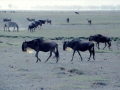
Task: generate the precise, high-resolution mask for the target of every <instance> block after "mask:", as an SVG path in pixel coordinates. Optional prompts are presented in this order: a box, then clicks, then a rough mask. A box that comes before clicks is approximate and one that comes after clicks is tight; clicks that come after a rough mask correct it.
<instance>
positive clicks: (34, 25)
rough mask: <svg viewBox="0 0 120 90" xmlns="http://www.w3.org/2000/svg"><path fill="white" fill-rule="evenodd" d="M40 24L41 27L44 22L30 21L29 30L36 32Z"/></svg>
mask: <svg viewBox="0 0 120 90" xmlns="http://www.w3.org/2000/svg"><path fill="white" fill-rule="evenodd" d="M38 26H40V29H41V26H42V22H40V21H34V22H30V23H29V25H28V32H29V30H30V32H33V31H34V32H35V29H37V28H39V27H38Z"/></svg>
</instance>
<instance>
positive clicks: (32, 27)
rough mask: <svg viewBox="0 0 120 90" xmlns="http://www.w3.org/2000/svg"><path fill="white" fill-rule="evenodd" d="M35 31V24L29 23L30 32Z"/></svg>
mask: <svg viewBox="0 0 120 90" xmlns="http://www.w3.org/2000/svg"><path fill="white" fill-rule="evenodd" d="M29 30H30V32H34V31H35V24H34V23H33V22H31V23H29V25H28V32H29Z"/></svg>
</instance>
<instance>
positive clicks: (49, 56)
mask: <svg viewBox="0 0 120 90" xmlns="http://www.w3.org/2000/svg"><path fill="white" fill-rule="evenodd" d="M51 56H52V50H51V51H50V56H49V57H48V59H49V58H50V57H51ZM48 59H47V60H46V61H45V63H46V62H47V61H48Z"/></svg>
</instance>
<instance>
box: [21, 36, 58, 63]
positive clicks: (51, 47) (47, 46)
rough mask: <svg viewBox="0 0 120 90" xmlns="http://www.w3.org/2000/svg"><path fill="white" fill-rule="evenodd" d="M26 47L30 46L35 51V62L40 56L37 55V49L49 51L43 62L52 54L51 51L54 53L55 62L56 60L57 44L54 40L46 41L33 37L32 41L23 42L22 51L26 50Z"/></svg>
mask: <svg viewBox="0 0 120 90" xmlns="http://www.w3.org/2000/svg"><path fill="white" fill-rule="evenodd" d="M27 48H31V49H34V50H35V51H36V54H35V57H36V58H37V61H36V63H37V62H38V60H39V61H40V62H41V60H40V58H39V57H38V53H39V51H42V52H49V51H50V55H49V57H48V58H47V60H46V61H45V62H47V61H48V59H49V58H50V57H51V56H52V52H53V53H54V54H55V57H56V63H57V62H58V59H59V51H58V44H57V43H56V42H53V41H52V42H48V41H45V40H43V39H41V38H39V39H34V40H32V41H25V42H23V44H22V51H23V52H26V51H27Z"/></svg>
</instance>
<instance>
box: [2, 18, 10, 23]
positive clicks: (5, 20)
mask: <svg viewBox="0 0 120 90" xmlns="http://www.w3.org/2000/svg"><path fill="white" fill-rule="evenodd" d="M8 21H11V19H8V18H4V19H3V22H8Z"/></svg>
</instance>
